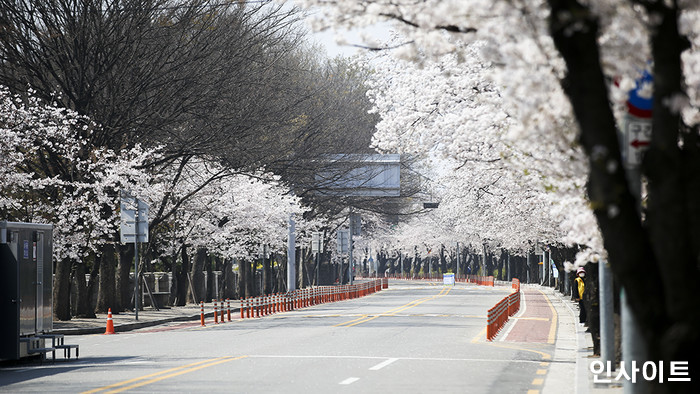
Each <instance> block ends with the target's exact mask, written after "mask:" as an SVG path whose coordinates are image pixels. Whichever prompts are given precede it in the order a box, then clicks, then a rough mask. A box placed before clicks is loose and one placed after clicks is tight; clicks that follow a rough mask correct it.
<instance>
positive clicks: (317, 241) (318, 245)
mask: <svg viewBox="0 0 700 394" xmlns="http://www.w3.org/2000/svg"><path fill="white" fill-rule="evenodd" d="M311 253H313V254H314V255H315V256H316V275H315V277H316V286H318V271H319V270H320V268H321V267H320V264H321V258H320V254H321V253H323V233H322V232H320V231H314V232H313V233H311Z"/></svg>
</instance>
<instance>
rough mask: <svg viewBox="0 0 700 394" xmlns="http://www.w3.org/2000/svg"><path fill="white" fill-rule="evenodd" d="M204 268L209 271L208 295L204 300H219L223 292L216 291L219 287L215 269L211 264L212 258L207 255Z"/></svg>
mask: <svg viewBox="0 0 700 394" xmlns="http://www.w3.org/2000/svg"><path fill="white" fill-rule="evenodd" d="M204 270H205V271H206V272H207V281H206V283H207V296H206V298H205V299H204V302H211V300H218V299H219V298H220V296H221V294H222V293H223V292H221V291H219V294H217V293H216V289H217V283H216V281H217V279H216V277H215V276H214V269H213V268H212V266H211V259H209V257H208V256H207V258H206V262H205V263H204Z"/></svg>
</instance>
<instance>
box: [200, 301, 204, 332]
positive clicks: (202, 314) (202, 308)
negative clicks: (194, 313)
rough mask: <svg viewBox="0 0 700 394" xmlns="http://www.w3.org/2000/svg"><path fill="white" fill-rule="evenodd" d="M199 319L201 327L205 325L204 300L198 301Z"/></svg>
mask: <svg viewBox="0 0 700 394" xmlns="http://www.w3.org/2000/svg"><path fill="white" fill-rule="evenodd" d="M199 321H200V323H201V324H200V325H201V326H202V327H206V324H204V301H200V302H199Z"/></svg>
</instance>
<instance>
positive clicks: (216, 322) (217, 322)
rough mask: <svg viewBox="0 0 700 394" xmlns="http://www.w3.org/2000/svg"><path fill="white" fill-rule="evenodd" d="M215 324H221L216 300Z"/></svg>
mask: <svg viewBox="0 0 700 394" xmlns="http://www.w3.org/2000/svg"><path fill="white" fill-rule="evenodd" d="M214 324H219V306H218V305H217V303H216V300H214Z"/></svg>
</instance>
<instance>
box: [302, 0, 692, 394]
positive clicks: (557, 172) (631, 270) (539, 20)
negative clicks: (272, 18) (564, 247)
mask: <svg viewBox="0 0 700 394" xmlns="http://www.w3.org/2000/svg"><path fill="white" fill-rule="evenodd" d="M303 3H304V4H306V5H308V6H315V7H319V9H320V10H321V12H319V13H316V14H315V15H317V19H316V23H317V25H325V26H329V25H335V24H337V25H343V26H351V27H352V26H366V25H368V24H373V23H377V22H378V21H390V22H394V26H395V28H396V31H397V33H398V38H397V41H396V42H394V43H390V44H388V45H383V46H382V45H376V43H371V42H370V43H368V45H367V46H369V47H373V48H377V47H384V48H389V47H396V48H397V49H396V50H395V51H394V52H395V53H396V54H397V55H398V56H399V57H402V58H408V59H412V60H413V61H415V62H417V63H418V64H419V65H425V64H427V63H429V62H430V61H432V60H434V59H439V58H441V57H442V56H446V55H452V56H455V57H456V58H457V59H458V60H459V61H460V62H461V64H463V65H462V66H460V67H463V68H464V69H474V68H475V66H474V63H477V64H485V65H487V66H488V67H486V72H485V73H483V74H482V75H483V76H484V78H485V80H488V81H493V83H494V84H495V87H496V88H497V90H498V92H499V94H500V98H501V99H502V100H503V105H502V106H501V108H502V109H504V111H505V112H506V113H508V115H509V119H510V120H511V121H512V122H513V123H512V124H511V125H509V126H508V130H507V134H508V135H509V137H511V138H513V141H515V142H517V146H516V147H515V149H516V150H517V151H520V152H522V153H523V154H524V155H525V156H524V157H527V156H528V155H530V157H531V158H533V159H542V158H547V161H546V165H537V164H536V163H533V162H532V161H526V162H525V164H526V168H528V167H530V166H533V167H534V168H536V170H537V172H536V173H537V174H538V175H539V176H540V177H541V178H542V179H543V180H544V184H545V185H548V186H547V188H548V189H549V190H551V191H554V192H556V193H557V194H553V196H555V197H554V198H553V200H555V202H556V203H557V204H558V205H559V208H556V209H555V214H557V212H558V214H557V215H558V217H559V218H566V219H567V220H565V221H562V223H563V224H564V225H565V226H566V227H565V228H566V229H567V230H566V236H565V237H564V239H569V240H576V241H577V242H583V243H584V244H585V245H587V246H588V247H589V248H590V249H591V250H590V251H591V252H592V254H591V253H589V254H588V255H587V256H586V257H593V254H598V255H599V256H600V257H602V258H607V259H609V261H610V263H611V266H612V270H613V273H614V275H615V277H616V280H618V281H619V282H620V283H621V284H622V286H623V287H624V288H625V291H626V292H627V294H628V295H629V300H630V303H631V308H632V310H633V311H634V314H635V315H636V316H637V318H638V319H639V321H640V324H641V326H642V331H643V335H644V337H645V340H646V345H647V347H648V348H649V351H650V357H651V359H653V360H657V359H663V360H674V359H683V360H690V362H691V365H696V364H697V361H698V359H697V355H696V354H691V353H690V352H689V351H688V349H693V348H697V344H698V337H697V334H696V333H697V332H698V331H699V330H698V319H697V318H696V317H694V316H689V314H688V313H685V312H683V311H684V310H687V308H692V305H695V304H696V303H697V297H698V296H697V292H696V291H694V290H693V289H694V288H695V285H694V280H695V278H696V277H697V274H698V272H697V266H698V257H697V256H698V255H699V254H698V250H700V242H698V238H697V236H695V234H697V233H698V231H697V227H698V225H697V223H700V220H699V219H698V218H699V217H700V216H699V215H698V212H699V211H698V209H697V204H695V200H696V198H695V196H696V195H697V194H698V185H699V184H700V183H698V181H697V180H698V179H699V176H700V172H699V171H698V170H697V168H699V167H698V165H697V163H698V157H699V155H698V154H697V149H698V144H697V140H698V126H697V124H698V104H700V103H699V102H698V87H699V85H698V79H697V74H698V72H697V70H698V64H700V63H699V62H698V60H700V56H699V55H698V53H699V52H698V44H700V41H699V40H700V38H699V34H698V33H700V29H699V28H698V20H700V12H699V9H698V3H697V2H694V1H689V0H677V1H647V0H628V1H625V0H593V1H577V0H548V1H544V0H532V1H526V0H523V1H486V0H484V1H470V2H464V1H456V0H455V1H437V0H434V1H422V2H413V1H393V2H381V1H366V2H361V3H358V2H353V1H335V2H332V3H328V2H324V1H320V0H307V1H304V2H303ZM322 6H326V7H322ZM475 48H479V49H480V50H479V54H480V55H482V57H474V56H471V54H472V53H473V52H472V51H473V49H475ZM647 67H648V68H650V71H651V74H652V75H653V82H652V83H651V84H650V86H649V89H648V91H651V93H653V101H654V105H653V118H652V119H653V120H652V125H653V133H652V139H651V141H650V144H649V150H648V152H647V154H646V156H645V158H644V161H643V163H642V168H641V172H642V175H643V177H644V182H645V185H646V189H645V190H646V194H645V196H644V200H643V216H642V217H641V218H640V215H639V213H638V212H639V208H638V204H639V203H638V202H637V200H638V198H635V196H634V194H633V192H632V191H631V190H630V187H629V186H628V184H627V180H626V176H625V171H624V168H623V165H624V163H623V161H622V157H621V153H620V143H619V141H618V135H617V130H618V128H619V125H618V124H619V123H620V122H621V120H622V119H621V117H620V115H621V114H622V113H623V111H624V102H625V98H626V97H625V96H626V93H627V91H628V90H629V89H630V88H631V87H632V86H633V85H632V84H631V81H633V80H635V79H636V78H637V77H638V76H639V75H640V73H641V71H642V70H643V69H645V68H647ZM614 81H617V84H615V83H614ZM426 90H427V91H426V92H425V94H426V95H430V94H433V95H435V94H436V93H435V92H434V91H433V90H432V89H429V88H428V89H426ZM455 111H456V109H455V108H452V109H451V111H449V112H450V113H453V114H454V113H456V112H455ZM418 112H421V113H424V112H425V109H424V108H418ZM446 112H447V111H446ZM471 114H472V113H470V115H471ZM616 115H617V116H616ZM448 116H449V115H448ZM457 117H458V118H461V121H462V122H464V123H468V122H469V121H470V119H471V116H470V117H467V116H464V114H459V113H457ZM402 127H404V128H406V129H411V128H412V127H413V125H412V124H402ZM484 127H488V125H484V126H483V127H481V128H484ZM481 128H480V129H481ZM455 130H456V131H459V130H457V129H455ZM478 131H479V130H473V129H470V130H468V132H469V133H470V134H471V133H474V132H478ZM455 134H457V135H456V136H455V137H453V138H452V139H454V140H457V141H460V140H461V138H462V136H464V131H460V132H458V133H455ZM380 137H382V140H381V142H382V143H383V144H391V143H392V142H391V141H390V140H387V139H386V138H384V136H381V135H380ZM452 139H449V140H448V139H442V140H440V143H441V144H442V145H445V146H448V145H449V144H450V140H452ZM514 145H515V144H514ZM542 147H545V149H542ZM549 152H553V153H554V155H548V154H547V153H549ZM462 153H463V150H458V151H456V152H451V153H450V155H451V156H453V157H455V158H458V159H459V158H460V157H461V155H462ZM569 163H571V164H573V165H569ZM582 163H584V165H585V166H586V167H587V168H586V169H585V170H583V171H581V164H582ZM547 167H548V168H547ZM571 175H573V176H571ZM584 184H585V185H586V191H587V196H586V197H587V199H588V202H587V204H586V202H584V201H582V199H581V198H580V193H581V189H582V188H583V186H584ZM558 193H563V195H562V196H559V195H558ZM577 194H578V195H577ZM586 211H588V212H586ZM555 217H557V216H555ZM592 218H595V220H591V219H592ZM640 219H642V220H640ZM596 225H597V226H596ZM595 227H597V228H595ZM596 232H598V233H599V234H596ZM696 369H697V368H696ZM697 373H698V372H697V371H696V372H694V373H691V374H694V376H697ZM694 381H697V379H694ZM693 384H694V385H697V383H693ZM693 384H691V385H687V386H683V387H678V388H677V389H676V388H674V389H673V390H674V391H675V390H678V391H687V392H693V391H694V390H693V388H692V387H690V386H692V385H693ZM666 387H667V386H663V387H659V386H657V387H656V388H657V389H658V390H661V391H663V390H664V389H665V388H666Z"/></svg>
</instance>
